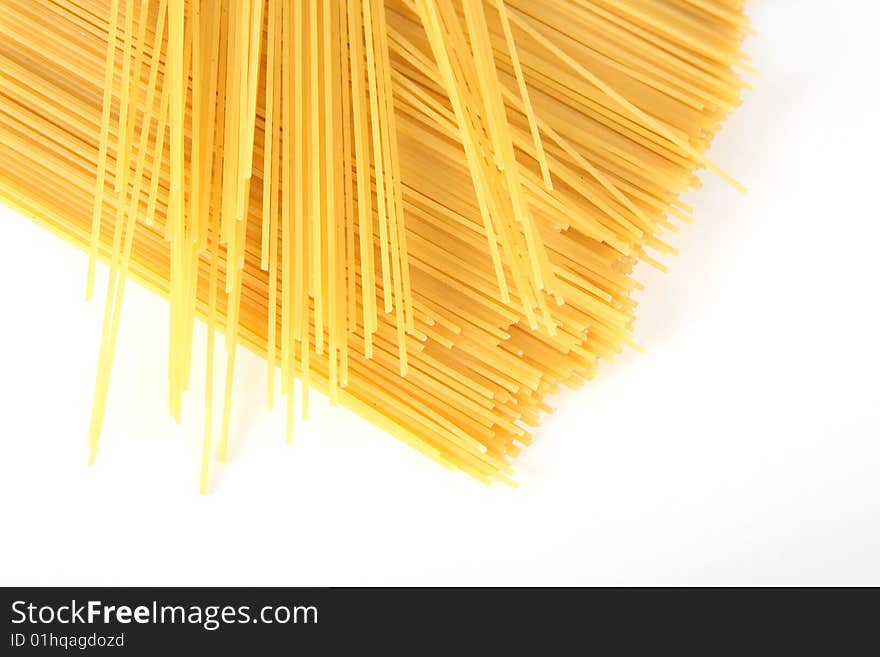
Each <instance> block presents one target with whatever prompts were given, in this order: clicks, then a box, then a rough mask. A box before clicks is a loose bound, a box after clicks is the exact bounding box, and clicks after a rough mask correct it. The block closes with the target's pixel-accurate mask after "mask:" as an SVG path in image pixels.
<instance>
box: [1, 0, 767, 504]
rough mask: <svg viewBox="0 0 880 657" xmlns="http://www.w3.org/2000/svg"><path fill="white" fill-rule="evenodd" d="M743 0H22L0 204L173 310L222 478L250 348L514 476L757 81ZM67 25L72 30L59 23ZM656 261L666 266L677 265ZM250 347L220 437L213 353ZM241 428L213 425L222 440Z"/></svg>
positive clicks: (621, 312)
mask: <svg viewBox="0 0 880 657" xmlns="http://www.w3.org/2000/svg"><path fill="white" fill-rule="evenodd" d="M742 5H743V3H742V1H741V0H699V1H697V0H541V1H540V2H526V1H525V0H304V1H303V2H299V1H297V0H187V1H184V0H3V2H2V3H0V37H2V38H0V196H2V197H3V199H4V200H5V201H6V202H7V203H9V204H10V205H12V206H13V207H15V208H17V209H19V210H21V211H22V212H24V213H26V214H28V215H30V216H32V217H34V218H35V219H36V220H37V221H39V222H40V223H42V224H44V225H45V226H47V227H49V228H50V229H52V230H53V231H55V232H56V233H58V234H59V235H61V236H62V237H64V238H66V239H68V240H69V241H71V242H73V243H75V244H77V245H79V246H82V247H84V248H85V249H86V250H87V251H88V253H89V256H90V258H89V269H88V273H87V285H86V288H87V295H91V293H92V290H93V286H94V277H95V271H96V268H95V262H96V260H97V259H98V258H99V257H100V258H102V259H103V260H105V261H106V262H107V263H108V264H109V276H110V279H109V281H110V284H109V286H108V291H107V297H106V300H105V306H106V309H105V321H104V325H103V337H102V341H101V348H100V353H99V359H98V361H99V362H98V370H97V377H96V384H95V394H94V405H93V412H92V421H91V426H90V430H89V448H90V458H92V459H94V458H95V457H96V455H97V453H98V446H99V437H100V433H101V425H102V422H103V417H104V413H105V408H106V399H107V393H108V389H109V384H110V374H111V368H112V362H113V354H114V348H115V343H116V336H117V332H118V328H119V323H120V309H121V307H122V303H123V298H124V290H125V285H126V281H127V280H128V279H129V278H131V277H133V278H135V279H136V280H137V281H139V282H140V283H142V284H145V285H147V286H149V287H151V288H153V289H155V290H157V291H159V292H160V293H162V294H165V295H167V297H168V299H169V303H170V323H169V332H170V342H169V344H170V347H169V354H168V391H169V394H168V407H169V412H170V414H171V415H172V416H173V417H174V418H175V419H176V420H177V421H180V418H181V415H182V412H183V396H184V392H185V391H186V390H187V388H188V386H189V382H190V379H191V375H192V372H191V354H192V348H193V328H194V322H195V319H196V317H197V316H198V317H201V318H202V319H204V320H205V321H206V323H207V327H208V345H207V349H208V351H207V367H206V372H205V377H206V381H207V384H208V385H207V392H206V398H205V400H204V401H205V408H204V427H205V429H204V443H203V449H202V458H201V475H200V488H201V490H202V491H203V492H206V491H207V490H208V489H209V482H210V468H211V462H212V459H211V455H212V453H214V452H215V451H216V454H217V457H218V458H219V459H220V460H221V461H222V460H225V458H226V456H227V454H228V451H229V443H230V440H231V438H230V435H229V426H230V417H231V413H232V382H233V380H234V376H235V374H234V372H235V359H236V349H237V347H238V346H240V345H241V346H245V347H247V348H250V349H253V350H256V351H258V352H259V353H261V354H265V356H266V358H267V361H268V365H269V368H268V377H267V385H268V389H269V399H270V404H271V403H274V401H275V400H276V397H277V394H278V389H276V383H277V376H278V367H279V366H280V376H281V379H280V393H281V395H283V397H284V398H285V400H286V412H287V440H288V441H289V442H290V441H292V440H293V432H294V417H295V414H296V413H295V410H294V408H295V398H294V391H295V389H296V386H295V381H296V380H299V381H300V382H301V391H302V392H301V395H300V396H299V406H300V410H301V414H302V415H307V414H308V406H309V390H310V388H312V387H315V388H317V389H318V390H321V391H323V392H325V393H326V394H327V395H328V396H329V398H330V400H331V401H332V402H333V403H336V402H337V401H338V402H339V403H341V404H343V405H346V406H348V407H349V408H352V409H353V410H355V411H356V412H358V413H360V414H362V415H364V416H365V417H367V418H368V419H370V420H371V421H373V422H376V423H377V424H379V425H380V426H382V427H384V428H385V429H387V430H388V431H389V432H390V433H392V434H394V435H395V436H397V437H399V438H400V439H401V440H403V441H405V442H406V443H408V444H410V445H412V446H414V447H416V448H417V449H419V450H421V451H422V452H423V453H425V454H427V455H428V456H430V457H431V458H433V459H435V460H437V461H438V462H440V463H442V464H444V465H446V466H448V467H451V468H455V469H460V470H463V471H465V472H467V473H468V474H471V475H473V476H475V477H477V478H478V479H480V480H483V481H487V482H488V481H491V480H502V481H506V482H508V483H512V479H511V476H512V467H511V464H510V462H511V459H512V458H513V457H515V456H516V455H517V453H518V452H519V450H520V449H521V447H522V446H524V445H527V444H529V442H530V441H531V435H530V433H529V431H528V429H529V428H530V427H533V426H535V425H537V423H538V421H539V417H540V414H541V413H543V412H547V411H549V410H550V409H549V406H548V405H547V404H546V403H545V399H546V398H547V397H548V396H549V395H551V394H553V393H556V392H557V391H558V390H559V389H560V388H561V387H562V386H569V387H578V386H580V385H581V384H582V383H583V382H584V381H586V380H589V379H590V378H592V377H593V375H594V374H595V372H596V367H597V363H598V361H599V360H600V359H610V358H613V356H614V355H615V354H616V353H618V352H619V351H620V350H621V349H622V348H623V347H624V346H625V345H630V346H636V345H635V343H634V341H633V338H632V326H633V321H634V308H635V302H634V301H633V300H632V298H631V295H632V292H633V291H634V290H636V289H639V288H640V285H639V284H638V282H637V281H636V280H634V279H633V277H632V275H631V273H632V270H633V267H634V265H635V264H636V263H637V262H638V261H645V262H648V263H651V264H655V265H656V266H658V267H662V264H660V262H659V261H658V260H657V259H655V255H656V254H661V255H662V254H667V253H674V249H673V248H672V247H671V246H670V245H668V244H667V243H666V242H665V241H663V238H662V237H663V234H664V233H665V232H667V231H674V230H676V221H678V220H684V221H687V220H689V217H690V208H688V207H687V206H686V205H685V204H684V203H682V202H681V201H680V200H678V195H679V194H680V193H681V192H682V191H683V190H685V189H687V188H689V187H692V186H695V185H697V184H698V182H699V181H698V179H697V178H696V177H695V175H694V172H695V170H696V169H698V168H701V167H708V168H710V169H712V170H714V171H716V172H717V173H719V174H720V175H722V176H723V177H724V178H725V179H728V180H730V182H732V183H733V184H734V185H738V183H736V181H734V180H733V179H731V178H730V177H729V176H727V174H725V173H724V172H723V171H721V170H720V169H719V168H718V167H717V166H716V165H715V164H714V163H712V162H711V161H710V160H708V159H707V157H706V156H705V151H706V148H707V147H708V144H709V142H710V141H711V139H712V137H713V135H714V134H715V132H716V130H717V129H718V127H719V125H720V123H721V121H722V120H723V118H724V117H725V116H726V115H727V114H728V113H729V112H730V111H731V110H732V109H733V108H735V107H736V106H737V105H738V104H739V102H740V95H741V93H742V91H743V90H744V89H746V88H747V85H746V83H745V82H744V81H743V80H742V79H741V74H742V73H748V72H751V69H750V67H749V66H748V60H747V58H746V57H745V56H744V55H743V54H742V52H741V50H740V44H741V42H742V40H743V38H744V36H745V35H746V34H747V31H748V23H747V21H746V19H745V17H744V15H743V11H742ZM46 35H51V38H46ZM652 254H653V255H652ZM217 331H223V335H224V337H225V344H226V362H225V385H224V390H223V398H222V410H221V409H216V410H220V416H221V420H220V426H219V429H217V428H216V427H215V425H214V422H213V418H214V414H215V401H216V399H215V395H214V392H215V391H214V375H215V370H216V369H217V367H216V363H215V362H214V355H213V354H214V345H215V339H216V338H215V335H216V332H217ZM215 434H216V435H215Z"/></svg>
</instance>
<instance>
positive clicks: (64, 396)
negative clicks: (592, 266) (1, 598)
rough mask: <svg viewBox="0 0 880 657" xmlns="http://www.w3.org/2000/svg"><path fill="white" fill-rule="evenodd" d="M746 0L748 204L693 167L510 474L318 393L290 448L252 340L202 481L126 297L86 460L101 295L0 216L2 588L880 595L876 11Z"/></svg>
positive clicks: (868, 5)
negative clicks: (446, 465) (693, 588)
mask: <svg viewBox="0 0 880 657" xmlns="http://www.w3.org/2000/svg"><path fill="white" fill-rule="evenodd" d="M832 5H833V9H831V7H832ZM750 12H751V14H752V17H753V19H754V25H755V28H756V30H757V33H758V34H757V36H756V37H754V38H752V39H751V40H750V41H749V44H748V50H749V51H750V52H751V53H752V54H753V56H754V63H755V65H756V66H757V67H759V68H760V70H761V71H762V76H761V77H760V78H758V79H756V80H754V85H755V90H754V91H753V92H752V93H750V94H748V96H747V97H746V99H745V103H744V105H743V107H742V108H741V110H740V111H738V112H737V113H736V114H735V115H734V116H733V117H732V119H731V120H730V121H729V123H728V125H727V126H726V127H725V129H724V130H723V131H722V133H721V134H720V136H719V138H718V140H717V142H716V144H715V147H714V148H713V150H712V153H711V155H712V156H713V158H714V159H715V160H716V161H718V162H720V163H722V164H723V165H724V166H725V167H726V168H727V169H728V170H730V171H731V172H732V173H733V174H734V175H736V176H738V177H739V178H740V179H742V180H744V181H745V182H746V183H747V184H748V186H749V188H750V192H749V194H748V195H745V196H742V195H739V194H738V193H737V192H735V191H734V190H733V189H731V188H729V187H727V186H725V184H723V183H722V182H721V181H719V180H718V179H716V178H714V177H712V176H711V175H705V176H703V177H704V179H705V182H706V184H705V187H704V189H702V190H701V191H700V192H698V193H694V194H691V195H690V196H689V197H688V201H690V202H692V203H693V204H694V205H695V207H696V209H697V217H698V221H697V223H696V224H695V225H693V226H689V227H685V228H684V229H683V230H682V232H681V233H680V234H679V235H678V236H675V237H674V243H675V244H676V245H677V246H678V247H680V249H681V252H682V255H681V256H680V257H678V258H675V259H673V260H672V261H671V262H670V263H669V264H670V266H671V270H670V272H669V273H668V274H666V275H663V274H659V273H656V272H654V271H652V270H648V269H645V270H640V272H639V274H640V277H641V279H642V280H643V281H644V282H645V283H646V284H647V286H648V289H647V292H646V293H645V294H644V296H643V297H642V304H641V306H640V308H639V322H638V325H637V331H638V338H639V339H640V340H641V342H642V343H644V344H645V345H646V347H647V348H648V353H647V355H638V354H634V353H631V354H627V355H626V356H625V357H622V358H620V359H619V360H617V361H616V362H614V363H611V364H609V365H608V366H606V367H605V368H604V371H603V372H602V373H601V376H600V377H599V378H598V379H597V381H596V382H595V383H594V384H591V385H589V386H588V387H586V388H585V389H584V390H582V391H581V392H580V393H568V394H565V395H563V396H562V397H561V398H560V399H559V400H558V404H557V405H558V408H559V410H558V412H557V413H556V414H554V415H553V416H551V417H550V418H548V419H547V421H546V423H545V425H544V427H543V428H542V429H541V430H539V432H538V433H537V436H536V440H535V445H534V447H532V448H531V449H529V450H527V451H526V453H525V454H524V456H523V458H521V459H520V460H519V461H518V463H517V465H518V467H519V480H520V482H521V487H520V489H518V490H510V489H508V488H506V487H502V486H494V487H485V486H483V485H481V484H477V483H475V482H473V481H471V480H470V479H469V478H467V477H465V476H463V475H454V474H450V473H449V472H446V471H444V470H442V469H440V468H438V467H437V466H436V465H434V464H433V463H432V462H430V461H428V460H427V459H425V458H423V457H422V456H420V455H419V454H417V453H416V452H415V451H413V450H411V449H410V448H408V447H406V446H404V445H403V444H401V443H398V442H397V441H396V440H395V439H393V438H391V437H389V436H387V435H385V434H384V433H383V432H382V431H380V430H378V429H376V428H374V427H372V426H371V425H369V424H368V423H366V422H364V421H362V420H360V419H359V418H357V417H355V416H354V415H353V414H351V413H349V412H348V411H345V410H344V409H341V408H336V409H330V408H329V407H328V406H327V405H326V404H325V402H324V400H323V399H316V401H315V404H314V405H315V412H314V417H313V419H312V420H310V422H309V423H308V424H302V423H300V424H299V426H298V429H297V431H298V433H297V438H296V445H295V446H294V447H293V448H286V447H285V446H284V433H283V417H282V415H283V414H282V413H276V414H274V415H272V414H269V413H267V412H266V411H265V410H264V408H265V391H264V380H265V375H264V367H265V365H264V364H263V363H261V362H260V361H259V360H258V359H257V358H256V357H253V356H251V355H250V354H247V355H244V356H242V358H241V360H240V372H239V374H240V376H239V378H238V380H237V390H236V395H237V403H236V406H235V408H236V415H235V418H234V435H235V444H234V450H233V456H234V458H233V461H232V462H231V463H230V464H229V465H227V466H226V467H225V468H224V469H223V470H222V471H220V472H218V473H217V475H216V477H215V486H214V493H213V494H212V495H210V496H208V497H201V496H199V495H198V494H197V492H196V478H197V468H198V463H197V450H198V442H199V439H200V429H201V426H200V415H201V412H200V408H201V399H202V392H203V391H202V387H201V382H200V380H199V379H200V377H198V376H196V377H194V388H193V392H192V393H191V394H190V396H189V399H188V404H187V407H186V409H185V412H186V416H185V420H184V424H183V426H182V427H179V428H178V427H176V426H175V425H174V424H173V422H172V421H171V420H170V419H168V418H167V416H166V414H165V369H164V366H165V354H166V351H165V350H166V347H167V343H166V337H165V334H166V330H167V306H166V304H165V303H164V302H162V301H161V300H159V299H158V298H155V297H153V296H152V295H150V294H149V293H147V292H145V291H143V290H141V289H139V288H138V287H136V286H129V288H128V291H127V297H126V303H125V312H124V316H123V325H122V329H121V336H120V343H119V347H118V350H117V354H118V357H117V361H116V367H115V370H114V376H113V385H112V390H111V395H110V400H109V410H108V414H107V422H106V425H105V430H104V435H103V441H102V446H101V453H100V457H99V462H98V464H97V465H96V466H94V467H88V466H86V428H87V423H88V414H89V405H90V400H91V388H92V378H93V375H94V370H95V361H96V355H97V350H98V340H99V334H100V321H101V315H102V302H101V301H98V302H94V303H92V304H88V305H87V304H84V303H83V301H82V297H83V289H84V280H85V271H86V257H85V255H84V254H83V253H81V252H79V251H77V250H75V249H74V248H72V247H70V246H68V245H67V244H64V243H62V242H61V241H60V240H58V239H56V238H55V237H52V236H50V235H49V234H48V233H46V232H45V231H44V230H42V229H41V228H38V227H37V226H36V225H34V224H32V223H31V222H30V221H28V220H26V219H24V218H22V217H20V216H17V215H15V214H14V213H12V212H10V211H7V210H5V209H2V208H0V244H2V254H3V255H2V257H0V280H2V281H3V283H2V288H0V289H2V293H3V302H2V306H0V307H2V308H3V311H2V312H3V316H2V321H0V404H2V424H0V427H2V428H0V432H2V435H0V527H2V530H0V532H2V540H0V583H3V584H25V585H30V584H124V585H136V584H141V585H162V584H166V585H196V584H203V585H209V584H210V585H223V584H232V585H343V584H349V585H359V584H846V583H849V584H857V583H863V584H867V583H873V584H880V379H878V372H880V310H878V303H880V295H878V286H880V266H878V238H880V216H878V207H877V198H878V196H877V189H878V186H880V176H878V174H880V168H878V160H877V158H878V153H880V143H878V142H880V140H878V119H880V115H878V111H880V110H878V108H880V96H878V85H877V74H876V67H875V65H876V62H878V61H880V47H878V34H880V15H878V4H877V3H875V2H873V1H872V0H864V1H861V2H860V1H858V0H840V1H839V2H834V3H829V2H827V0H817V1H807V0H797V1H796V0H775V1H774V0H763V1H762V0H755V1H754V2H752V3H750ZM102 273H103V271H102ZM96 298H97V299H99V300H100V299H102V298H103V296H102V294H101V291H100V290H99V291H98V294H96ZM203 339H204V336H203V333H201V334H199V335H198V336H197V346H196V354H197V357H196V362H195V363H194V365H195V369H194V372H199V371H201V365H202V363H203V360H202V358H203V356H202V354H203V346H202V345H203ZM316 397H318V396H317V395H316Z"/></svg>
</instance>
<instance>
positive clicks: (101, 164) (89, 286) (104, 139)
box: [86, 0, 119, 300]
mask: <svg viewBox="0 0 880 657" xmlns="http://www.w3.org/2000/svg"><path fill="white" fill-rule="evenodd" d="M118 24H119V0H110V27H109V31H108V36H107V56H106V64H105V68H104V87H103V88H104V100H103V103H102V105H101V128H100V134H101V139H100V142H99V145H98V165H97V171H98V175H97V177H96V179H95V203H94V206H93V209H92V230H91V238H90V240H89V271H88V275H87V278H86V299H87V300H88V299H91V298H92V294H93V293H94V289H95V264H96V263H97V260H98V243H99V242H100V239H101V215H102V213H103V211H104V180H105V177H106V173H107V147H108V141H109V139H110V111H111V108H112V106H113V73H114V71H115V69H116V32H117V30H118Z"/></svg>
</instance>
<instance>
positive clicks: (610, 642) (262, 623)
mask: <svg viewBox="0 0 880 657" xmlns="http://www.w3.org/2000/svg"><path fill="white" fill-rule="evenodd" d="M830 597H831V599H828V598H827V597H826V596H825V594H824V593H823V594H822V597H821V598H818V597H817V596H816V595H815V592H807V591H803V590H801V591H782V590H775V591H754V590H752V591H749V590H736V591H718V590H714V591H713V590H708V589H704V590H701V591H676V592H673V591H669V590H660V589H653V590H649V589H643V590H635V589H632V590H614V589H309V588H300V589H294V588H270V589H267V588H197V589H188V588H7V589H0V603H2V607H3V611H2V617H3V625H4V630H5V633H4V635H3V637H2V639H0V655H23V656H24V655H33V654H56V655H60V654H64V653H67V654H82V653H88V654H93V653H96V652H101V653H102V654H107V655H114V654H150V655H157V654H162V653H167V654H170V655H176V654H183V652H184V651H190V650H197V651H199V653H197V654H202V652H201V651H210V650H218V651H220V652H219V653H218V654H222V655H225V654H241V655H250V654H254V655H264V654H292V653H294V652H297V651H300V650H305V651H306V652H305V654H337V653H342V652H343V651H345V653H344V654H348V652H351V651H352V650H356V651H357V650H358V649H361V650H366V649H368V648H369V649H370V650H371V652H372V651H373V650H374V649H390V648H394V649H395V653H398V652H401V651H402V652H403V653H405V654H414V655H418V654H421V653H423V652H427V653H429V654H433V653H434V652H436V651H437V650H438V649H440V648H441V647H442V648H444V649H446V650H450V649H452V650H455V651H456V654H457V653H458V652H463V653H465V654H471V653H473V652H474V651H476V649H478V648H479V649H480V651H481V652H485V654H487V655H494V654H497V653H499V652H500V651H501V650H502V649H504V650H507V649H511V648H513V649H516V650H515V652H517V653H518V652H520V651H521V650H522V649H524V648H526V647H529V648H530V652H535V653H536V654H537V655H545V654H547V655H555V654H580V653H582V652H587V651H590V650H594V649H599V650H601V653H600V654H605V653H606V652H611V653H612V654H617V653H620V652H624V653H628V652H631V651H634V650H636V649H637V648H641V649H644V648H645V647H646V646H653V647H657V648H659V647H661V646H665V647H667V648H669V647H675V648H679V649H681V648H685V647H690V648H692V649H693V648H696V649H697V650H698V651H700V650H702V651H705V652H704V654H714V653H715V652H716V651H718V650H719V649H724V648H726V649H734V648H736V649H737V650H740V651H741V650H749V651H750V652H751V651H752V650H753V649H757V648H763V649H766V648H770V647H776V648H779V649H785V648H791V646H792V645H793V643H796V642H797V640H799V639H800V640H803V639H806V640H807V641H808V642H809V643H810V645H811V647H812V648H817V647H820V646H823V645H824V646H825V647H826V648H828V649H833V652H834V653H835V654H839V653H840V651H841V650H842V648H843V646H845V645H846V644H847V643H848V642H856V643H855V645H858V641H857V638H856V637H857V636H858V633H859V632H860V631H866V630H868V629H869V628H871V627H873V624H874V619H875V618H876V615H875V614H876V612H877V605H876V591H872V592H870V595H869V596H867V597H868V598H869V602H868V604H867V605H858V606H852V605H850V606H848V605H846V604H843V603H844V600H845V599H846V598H849V594H848V593H846V594H842V592H840V591H837V592H834V593H833V594H832V595H831V596H830ZM834 598H837V600H836V601H835V600H834ZM840 614H845V616H840ZM835 616H837V618H838V619H840V618H844V622H845V623H846V630H845V632H839V633H838V632H835V631H834V625H833V623H832V619H833V618H834V617H835ZM355 654H358V653H355Z"/></svg>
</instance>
